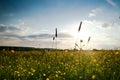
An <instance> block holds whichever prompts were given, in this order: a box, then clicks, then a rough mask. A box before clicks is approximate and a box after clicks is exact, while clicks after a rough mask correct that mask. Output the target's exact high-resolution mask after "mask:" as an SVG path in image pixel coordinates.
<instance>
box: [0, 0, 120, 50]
mask: <svg viewBox="0 0 120 80" xmlns="http://www.w3.org/2000/svg"><path fill="white" fill-rule="evenodd" d="M119 4H120V1H119V0H0V46H31V47H41V48H51V47H52V45H53V40H52V38H53V36H54V33H55V28H57V29H58V38H57V42H58V48H61V49H66V48H67V49H73V48H74V44H75V42H76V39H77V37H78V39H77V44H80V43H79V40H80V39H82V40H83V43H82V44H83V45H86V42H87V40H88V37H89V36H91V40H90V42H89V44H88V45H86V46H85V47H84V48H85V49H93V48H97V49H101V48H106V49H114V48H120V43H119V41H120V37H119V33H120V18H119V17H120V5H119ZM80 21H82V22H83V23H82V27H81V30H80V32H79V35H78V32H77V29H78V27H79V24H80Z"/></svg>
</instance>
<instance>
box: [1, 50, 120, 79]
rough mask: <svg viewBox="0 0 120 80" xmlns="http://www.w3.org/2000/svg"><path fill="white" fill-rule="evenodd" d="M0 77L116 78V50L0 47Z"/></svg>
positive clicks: (119, 62)
mask: <svg viewBox="0 0 120 80" xmlns="http://www.w3.org/2000/svg"><path fill="white" fill-rule="evenodd" d="M0 80H120V51H115V50H101V51H92V50H91V51H84V50H83V51H82V50H81V51H70V50H61V51H60V50H51V51H49V50H41V51H37V50H33V51H14V50H11V51H5V50H4V51H0Z"/></svg>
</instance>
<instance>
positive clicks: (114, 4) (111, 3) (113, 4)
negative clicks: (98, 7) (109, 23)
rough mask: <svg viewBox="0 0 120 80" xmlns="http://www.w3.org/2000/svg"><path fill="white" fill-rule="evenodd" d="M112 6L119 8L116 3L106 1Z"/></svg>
mask: <svg viewBox="0 0 120 80" xmlns="http://www.w3.org/2000/svg"><path fill="white" fill-rule="evenodd" d="M106 1H107V2H108V3H109V4H110V5H112V6H114V7H115V6H117V4H116V3H115V2H113V0H106Z"/></svg>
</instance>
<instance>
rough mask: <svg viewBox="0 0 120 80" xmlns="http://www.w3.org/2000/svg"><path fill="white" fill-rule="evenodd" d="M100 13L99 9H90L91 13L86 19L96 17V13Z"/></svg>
mask: <svg viewBox="0 0 120 80" xmlns="http://www.w3.org/2000/svg"><path fill="white" fill-rule="evenodd" d="M101 12H102V9H101V8H95V9H92V10H91V12H90V13H89V16H88V17H94V16H97V14H98V13H101Z"/></svg>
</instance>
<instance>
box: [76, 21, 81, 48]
mask: <svg viewBox="0 0 120 80" xmlns="http://www.w3.org/2000/svg"><path fill="white" fill-rule="evenodd" d="M81 25H82V21H81V22H80V25H79V27H78V34H77V38H76V41H75V49H76V44H77V41H78V37H79V32H80V30H81Z"/></svg>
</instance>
